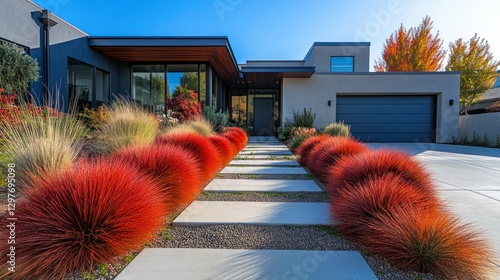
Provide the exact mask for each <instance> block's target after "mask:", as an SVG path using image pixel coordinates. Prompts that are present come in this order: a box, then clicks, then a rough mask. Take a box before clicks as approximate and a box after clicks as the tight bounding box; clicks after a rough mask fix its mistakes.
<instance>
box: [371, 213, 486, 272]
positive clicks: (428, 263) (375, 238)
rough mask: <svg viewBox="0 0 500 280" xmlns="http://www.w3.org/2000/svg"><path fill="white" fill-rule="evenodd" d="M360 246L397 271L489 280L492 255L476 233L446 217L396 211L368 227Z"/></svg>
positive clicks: (467, 226) (469, 227) (383, 215)
mask: <svg viewBox="0 0 500 280" xmlns="http://www.w3.org/2000/svg"><path fill="white" fill-rule="evenodd" d="M367 227H368V231H367V232H366V235H365V236H364V238H362V239H361V240H363V242H362V243H363V245H364V246H365V248H366V249H368V250H369V251H371V252H374V253H376V254H378V255H379V256H381V257H384V258H386V259H387V260H388V261H389V262H391V263H393V264H394V265H395V266H397V267H399V268H401V269H408V270H415V271H420V272H427V273H432V274H433V275H434V276H435V277H436V278H437V279H489V277H491V274H490V272H491V270H492V268H493V264H492V259H493V254H492V251H491V249H490V247H489V244H487V243H486V242H485V241H484V240H483V239H482V238H481V235H480V234H479V233H478V232H475V231H474V230H472V228H471V226H470V225H463V224H460V223H459V222H458V219H457V218H455V217H453V216H452V215H450V214H448V213H440V212H436V211H422V210H421V209H416V208H412V207H409V208H400V209H399V210H398V211H392V213H391V215H387V214H380V215H379V216H378V217H377V220H376V221H375V222H374V223H371V224H368V225H367Z"/></svg>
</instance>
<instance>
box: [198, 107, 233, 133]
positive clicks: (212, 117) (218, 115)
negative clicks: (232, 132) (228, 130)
mask: <svg viewBox="0 0 500 280" xmlns="http://www.w3.org/2000/svg"><path fill="white" fill-rule="evenodd" d="M201 114H202V116H203V118H205V120H207V121H208V122H209V123H211V124H212V128H213V130H214V131H216V132H219V131H221V130H222V128H223V127H226V126H227V124H228V122H229V113H228V111H227V110H226V111H222V110H220V111H218V112H217V111H216V110H215V108H212V107H207V106H205V107H204V108H203V112H202V113H201Z"/></svg>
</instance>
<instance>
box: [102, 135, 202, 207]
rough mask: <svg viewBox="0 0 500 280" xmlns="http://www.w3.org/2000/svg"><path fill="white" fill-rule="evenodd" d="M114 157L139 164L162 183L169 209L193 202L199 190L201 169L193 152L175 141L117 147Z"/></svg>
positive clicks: (163, 193)
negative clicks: (123, 147)
mask: <svg viewBox="0 0 500 280" xmlns="http://www.w3.org/2000/svg"><path fill="white" fill-rule="evenodd" d="M111 157H112V158H114V159H118V160H121V161H123V162H127V163H130V164H131V165H136V166H137V168H138V169H139V170H141V171H144V172H146V173H148V174H149V175H151V176H152V177H153V179H155V180H156V182H157V183H158V185H159V187H160V191H161V194H162V197H163V201H164V202H165V204H168V205H169V209H167V210H168V211H169V212H171V211H175V210H176V209H177V208H179V207H180V206H183V205H186V204H188V203H190V202H192V201H193V200H194V199H195V198H196V196H197V195H198V193H199V192H200V189H201V186H202V181H201V177H200V170H199V167H198V164H197V161H196V158H195V156H194V155H193V154H192V152H190V151H187V150H185V149H184V148H182V147H179V146H176V145H173V144H172V145H169V144H165V145H156V146H135V147H129V148H125V149H122V150H119V151H117V152H116V153H114V154H112V155H111Z"/></svg>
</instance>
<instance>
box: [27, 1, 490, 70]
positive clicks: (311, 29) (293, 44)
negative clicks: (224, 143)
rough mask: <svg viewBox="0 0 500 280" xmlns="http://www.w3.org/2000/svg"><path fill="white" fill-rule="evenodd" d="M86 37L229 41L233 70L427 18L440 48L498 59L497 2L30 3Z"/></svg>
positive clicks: (375, 38)
mask: <svg viewBox="0 0 500 280" xmlns="http://www.w3.org/2000/svg"><path fill="white" fill-rule="evenodd" d="M33 2H35V3H37V4H38V5H40V6H42V7H44V8H47V9H49V10H51V11H52V12H53V13H55V14H57V15H58V16H60V17H62V18H63V19H65V20H66V21H68V22H69V23H71V24H73V25H74V26H76V27H78V28H79V29H81V30H83V31H85V32H86V33H88V34H89V35H91V36H228V37H229V41H230V43H231V46H232V48H233V51H234V53H235V56H236V59H237V60H238V62H239V63H244V62H245V61H246V60H253V59H303V58H304V56H305V54H306V53H307V51H308V50H309V48H310V47H311V45H312V43H313V42H324V41H328V42H330V41H331V42H359V41H369V42H371V65H373V61H374V60H375V59H378V58H379V57H380V53H381V51H382V47H383V44H384V42H385V40H386V39H387V38H388V37H389V35H390V34H391V33H392V32H394V31H395V30H396V29H397V28H398V27H399V25H400V24H401V23H403V25H404V26H405V27H412V26H418V25H419V24H420V23H421V21H422V18H423V17H425V16H426V15H430V16H431V18H432V20H433V21H434V31H435V32H437V31H439V34H440V37H441V38H442V39H443V40H444V47H445V49H446V50H448V44H449V43H450V42H451V41H454V40H456V39H458V38H460V37H463V38H464V39H466V40H468V39H469V38H471V37H472V36H473V35H474V33H478V35H479V36H480V37H481V38H486V39H487V40H488V41H489V43H490V46H491V51H492V52H493V54H494V55H495V58H497V59H500V34H499V33H498V31H499V30H498V27H497V26H496V25H495V24H493V22H495V21H496V19H497V18H498V16H499V14H500V13H499V11H498V9H497V5H496V2H497V0H476V1H474V2H473V3H474V4H473V5H471V4H470V1H465V0H453V1H451V0H450V1H448V0H434V1H432V0H419V1H414V0H375V1H374V0H358V1H354V0H353V1H341V0H309V1H306V0H147V1H145V0H142V1H139V0H104V1H103V0H33Z"/></svg>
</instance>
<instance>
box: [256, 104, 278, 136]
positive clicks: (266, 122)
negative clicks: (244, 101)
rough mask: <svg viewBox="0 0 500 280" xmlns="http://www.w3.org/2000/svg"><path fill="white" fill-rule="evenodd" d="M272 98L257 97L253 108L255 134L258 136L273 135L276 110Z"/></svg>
mask: <svg viewBox="0 0 500 280" xmlns="http://www.w3.org/2000/svg"><path fill="white" fill-rule="evenodd" d="M273 108H274V106H273V99H272V98H255V100H254V109H253V116H254V117H253V126H254V127H253V134H254V135H257V136H273V135H274V134H275V133H274V112H273Z"/></svg>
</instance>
